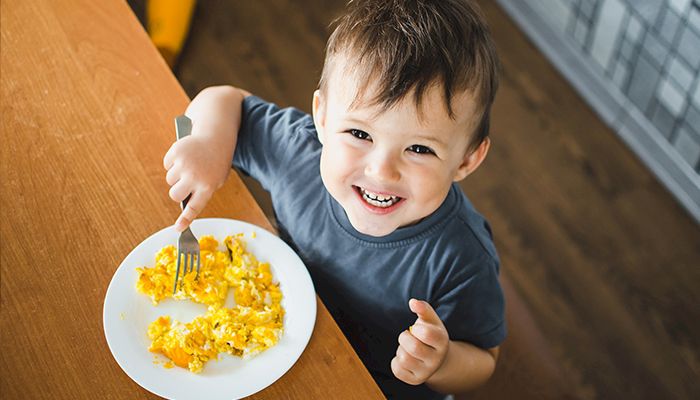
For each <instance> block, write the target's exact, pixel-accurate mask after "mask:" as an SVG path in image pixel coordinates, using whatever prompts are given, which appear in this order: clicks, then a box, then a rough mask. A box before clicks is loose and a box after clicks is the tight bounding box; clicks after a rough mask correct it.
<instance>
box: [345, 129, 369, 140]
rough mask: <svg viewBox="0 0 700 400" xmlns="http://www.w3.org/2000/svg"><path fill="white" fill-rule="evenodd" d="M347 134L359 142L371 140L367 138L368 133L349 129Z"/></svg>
mask: <svg viewBox="0 0 700 400" xmlns="http://www.w3.org/2000/svg"><path fill="white" fill-rule="evenodd" d="M348 132H350V134H351V135H353V136H355V137H356V138H358V139H360V140H371V138H370V137H369V133H367V132H365V131H361V130H359V129H350V130H349V131H348Z"/></svg>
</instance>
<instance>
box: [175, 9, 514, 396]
mask: <svg viewBox="0 0 700 400" xmlns="http://www.w3.org/2000/svg"><path fill="white" fill-rule="evenodd" d="M496 87H497V59H496V55H495V50H494V47H493V44H492V42H491V39H490V38H489V33H488V29H487V27H486V25H485V23H484V20H483V17H482V16H481V14H480V13H479V12H478V10H476V7H475V6H474V5H473V4H471V3H469V2H467V1H466V0H434V1H428V0H423V1H421V0H403V1H399V0H391V1H389V0H366V1H351V2H350V3H349V4H348V12H347V14H346V15H345V16H343V17H341V18H340V19H339V20H338V21H337V27H336V29H335V31H334V32H333V34H332V35H331V37H330V38H329V41H328V45H327V49H326V59H325V64H324V69H323V73H322V77H321V81H320V85H319V89H318V90H317V91H316V92H315V93H314V95H313V103H312V109H313V117H311V116H309V115H307V114H305V113H303V112H301V111H299V110H296V109H291V108H290V109H280V108H278V107H277V106H276V105H274V104H271V103H267V102H265V101H263V100H261V99H259V98H257V97H255V96H252V95H251V94H250V93H248V92H245V91H243V90H240V89H236V88H232V87H213V88H208V89H205V90H203V91H202V92H201V93H200V94H199V95H197V97H196V98H195V99H194V100H193V101H192V103H191V104H190V105H189V107H188V108H187V111H186V114H187V115H188V116H189V117H190V118H191V119H192V121H193V131H192V135H191V136H189V137H187V138H184V139H182V140H180V141H177V142H176V143H174V144H173V146H172V147H171V149H170V150H169V151H168V153H167V154H166V155H165V158H164V166H165V168H166V169H167V170H168V172H167V177H166V180H167V182H168V184H169V185H171V189H170V197H171V198H172V199H173V200H174V201H177V202H179V201H181V200H182V199H184V198H185V197H186V196H187V195H189V194H190V193H191V194H192V197H191V199H190V201H189V204H188V205H187V207H186V209H185V210H183V212H182V215H181V216H180V217H179V218H178V220H177V221H176V224H175V226H176V228H177V229H178V230H182V229H184V228H185V227H186V226H187V225H188V224H189V223H190V221H192V220H193V219H194V218H195V217H196V216H197V215H198V213H199V212H200V211H201V210H202V209H203V208H204V206H205V204H206V203H207V201H208V200H209V198H210V197H211V195H212V193H213V191H214V190H215V189H216V188H217V187H219V186H220V185H222V184H223V182H224V181H225V179H226V177H227V174H228V172H229V171H230V169H231V168H230V166H231V160H232V159H233V164H234V165H235V166H236V167H238V168H240V169H241V170H243V171H244V172H245V173H247V174H249V175H251V176H252V177H254V178H255V179H257V180H258V181H260V182H261V184H262V185H263V187H264V188H265V189H266V190H268V191H270V193H271V195H272V201H273V207H274V209H275V213H276V217H277V221H278V226H279V232H280V235H281V236H282V238H283V239H284V240H285V241H286V242H287V243H289V244H290V245H291V246H292V247H293V248H294V249H295V250H296V251H297V253H298V254H299V255H300V256H301V258H302V259H303V260H304V262H305V264H306V266H307V267H308V269H309V271H310V273H311V276H312V278H313V281H314V284H315V287H316V290H317V291H318V294H319V296H320V297H321V298H322V300H323V301H324V303H325V305H326V306H327V307H328V309H329V311H330V312H331V314H332V315H333V317H334V318H335V319H336V322H337V323H338V324H339V326H340V327H341V329H342V330H343V332H344V333H345V335H346V336H347V338H348V339H349V341H350V342H351V344H352V345H353V347H354V348H355V351H356V352H357V353H358V355H359V356H360V358H361V359H362V361H363V362H364V364H365V365H366V367H367V368H368V370H369V371H370V372H371V373H372V375H373V377H374V378H375V380H376V381H377V383H378V384H379V386H380V387H381V389H382V390H383V392H384V393H385V394H386V395H387V397H389V398H399V399H405V398H421V399H428V398H440V397H442V395H440V394H438V393H436V392H440V393H457V392H463V391H466V390H469V389H472V388H474V387H476V386H478V385H480V384H482V383H483V382H485V381H486V380H487V379H488V378H489V377H490V375H491V374H492V372H493V370H494V368H495V364H496V359H497V357H498V345H499V344H500V343H501V342H502V341H503V339H504V338H505V322H504V315H503V314H504V313H503V307H504V304H503V295H502V291H501V288H500V285H499V283H498V269H499V262H498V257H497V255H496V251H495V248H494V245H493V242H492V239H491V233H490V229H489V227H488V224H487V223H486V221H485V220H484V219H483V218H482V217H481V216H480V215H479V214H478V213H477V212H476V211H475V210H474V208H473V206H472V205H471V203H470V202H469V201H468V200H467V198H466V196H465V195H464V194H463V193H462V192H461V190H460V189H459V186H457V184H456V183H455V182H457V181H460V180H462V179H464V178H465V177H466V176H468V175H469V174H470V173H472V172H473V171H474V170H476V168H477V167H478V166H479V165H480V164H481V162H482V161H483V160H484V158H485V157H486V154H487V152H488V149H489V145H490V141H489V138H488V136H487V135H488V122H489V110H490V107H491V104H492V102H493V98H494V95H495V91H496ZM234 150H235V154H234ZM409 327H410V328H409ZM407 328H408V329H407Z"/></svg>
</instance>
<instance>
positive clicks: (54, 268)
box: [0, 0, 382, 399]
mask: <svg viewBox="0 0 700 400" xmlns="http://www.w3.org/2000/svg"><path fill="white" fill-rule="evenodd" d="M0 16H1V23H0V25H1V30H2V42H1V49H2V64H1V74H2V75H1V79H2V85H1V86H2V146H0V148H1V149H2V150H1V155H2V163H1V165H2V169H1V173H2V175H1V181H2V195H1V199H2V204H1V207H2V215H1V221H0V233H1V235H2V236H1V238H0V240H1V243H2V252H1V253H0V260H1V265H2V278H1V280H0V284H1V301H2V309H1V313H2V315H1V323H2V325H1V332H2V340H1V345H0V346H1V350H2V351H1V352H0V360H1V363H0V365H1V368H2V370H1V376H2V378H0V379H1V384H2V387H1V388H0V392H1V393H2V397H3V398H4V399H20V398H21V399H36V398H42V399H45V398H57V399H68V398H70V399H78V398H79V399H96V398H100V399H109V398H112V399H122V398H128V399H138V398H154V397H156V396H154V395H153V394H151V393H149V392H147V391H146V390H144V389H142V388H141V387H139V386H138V385H137V384H136V383H134V382H133V381H131V380H130V379H129V378H128V377H127V375H126V374H124V373H123V372H122V370H121V369H120V368H119V366H118V365H117V363H116V362H115V361H114V359H113V358H112V355H111V353H110V351H109V349H108V347H107V343H106V341H105V337H104V331H103V326H102V305H103V301H104V296H105V292H106V290H107V286H108V284H109V282H110V279H111V277H112V274H113V273H114V271H115V270H116V268H117V266H118V265H119V263H120V262H121V261H122V259H123V258H124V257H125V256H126V255H127V254H128V253H129V251H131V249H133V248H134V247H135V246H136V245H137V244H138V243H139V242H141V241H142V240H144V239H145V238H146V237H148V236H149V235H150V234H151V233H153V232H155V231H157V230H159V229H161V228H163V227H165V226H168V225H170V224H172V223H173V222H174V220H175V218H176V216H177V215H178V211H179V208H178V206H177V204H175V203H173V202H172V201H170V199H169V198H168V195H167V191H168V187H167V185H166V183H165V174H164V170H163V167H162V161H161V160H162V157H163V155H164V153H165V151H166V150H167V149H168V147H169V146H170V144H171V142H172V141H173V135H174V133H173V122H172V121H173V117H174V116H175V115H178V114H180V113H182V112H183V110H184V109H185V107H186V105H187V102H188V98H187V96H186V94H185V93H184V91H183V90H182V88H181V87H180V85H179V83H178V82H177V80H176V79H175V77H174V76H173V74H172V73H171V72H170V70H169V69H168V67H167V66H166V64H165V62H164V61H163V60H162V59H161V58H160V56H159V54H158V53H157V51H156V50H155V48H154V47H153V46H152V44H151V43H150V41H149V39H148V37H147V35H146V33H145V32H144V30H143V29H142V27H141V26H140V25H139V23H138V21H137V20H136V18H135V17H134V16H133V14H132V12H131V10H130V9H129V7H128V5H127V4H126V2H124V1H114V0H113V1H106V0H105V1H88V0H74V1H54V0H33V1H21V0H7V1H3V2H2V3H1V10H0ZM231 175H232V176H231V177H230V178H229V180H228V182H227V184H226V185H225V186H224V187H223V188H222V189H221V190H220V191H219V192H218V193H217V195H216V196H215V197H214V198H213V199H212V201H211V203H210V204H209V206H208V208H207V209H206V210H205V212H204V213H203V215H202V216H203V217H207V216H218V217H227V218H235V219H240V220H244V221H248V222H251V223H254V224H257V225H260V226H262V227H264V228H266V229H269V230H272V228H271V226H270V224H269V222H268V221H267V219H266V218H265V216H264V215H263V213H262V212H261V210H260V208H259V207H258V205H257V204H256V203H255V201H254V199H253V198H252V196H251V195H250V193H249V192H248V190H247V189H246V188H245V186H244V185H243V184H242V183H241V180H240V179H239V177H238V176H237V175H236V174H231ZM144 351H146V349H144ZM253 398H256V399H273V398H274V399H278V398H290V399H291V398H295V399H296V398H298V399H310V398H322V399H325V398H362V399H370V398H382V394H381V392H380V391H379V389H378V388H377V386H376V385H375V383H374V381H373V380H372V379H371V377H370V375H369V374H368V372H367V370H366V369H365V368H364V367H363V365H362V363H361V362H360V361H359V359H358V358H357V356H356V354H355V353H354V352H353V350H352V348H351V347H350V345H349V344H348V342H347V341H346V339H345V338H344V336H343V335H342V333H341V332H340V330H339V329H338V327H337V325H336V324H335V322H334V321H333V319H332V318H331V317H330V315H329V314H328V311H327V310H326V308H325V307H324V306H323V304H322V303H321V302H320V301H319V302H318V316H317V319H316V326H315V329H314V332H313V335H312V337H311V341H310V342H309V345H308V347H307V348H306V350H305V351H304V353H303V354H302V356H301V358H300V359H299V360H298V361H297V363H296V364H295V365H294V367H292V369H291V370H290V371H289V372H287V374H285V375H284V376H283V377H282V378H281V379H280V380H278V381H277V382H276V383H274V384H273V385H272V386H270V387H268V388H267V389H265V390H264V391H262V392H259V393H258V394H256V395H255V396H253Z"/></svg>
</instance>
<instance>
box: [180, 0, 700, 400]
mask: <svg viewBox="0 0 700 400" xmlns="http://www.w3.org/2000/svg"><path fill="white" fill-rule="evenodd" d="M344 3H345V1H344V0H334V1H321V0H306V1H293V0H260V1H256V2H235V4H233V3H231V2H224V1H211V2H206V5H203V4H201V3H200V6H199V7H198V9H197V12H196V14H195V21H194V24H193V28H192V32H191V36H190V38H189V41H188V43H187V46H186V47H185V51H184V53H183V54H182V57H181V61H180V65H179V67H178V69H177V72H178V77H179V79H180V80H181V82H182V84H183V87H184V88H185V89H186V90H187V91H188V93H190V94H191V95H193V94H195V93H197V92H198V91H199V90H201V89H202V88H204V87H206V86H209V85H212V84H222V83H228V84H233V85H238V86H242V87H244V88H247V89H249V90H251V91H252V92H253V93H256V94H258V95H261V96H263V97H265V98H266V99H268V100H271V101H275V102H277V103H279V104H281V105H285V106H286V105H291V106H295V107H299V108H301V109H303V110H306V111H309V109H310V107H309V106H310V104H311V102H310V100H311V93H312V91H313V90H314V89H315V87H316V83H317V81H318V77H319V73H320V70H321V65H322V61H323V46H324V43H325V39H326V37H327V36H328V33H329V32H328V30H327V29H326V26H327V25H328V23H329V22H330V21H331V20H332V19H333V17H334V16H336V15H338V14H339V13H340V12H341V11H342V8H343V6H344ZM480 3H481V4H482V6H483V9H484V12H485V14H486V17H487V19H488V21H489V24H490V26H491V29H492V31H493V35H494V38H495V40H496V44H497V47H498V50H499V54H500V57H501V61H502V63H503V69H502V82H501V87H500V91H499V93H498V96H497V99H496V103H495V105H494V110H493V121H492V126H493V128H492V140H493V146H492V150H491V153H490V154H489V156H488V157H487V160H486V162H485V163H484V165H483V166H482V167H481V168H480V169H479V170H478V171H477V172H476V173H475V174H474V175H472V176H471V177H469V178H467V179H466V180H465V181H464V182H463V183H462V186H463V189H464V190H465V192H466V193H467V194H468V195H469V196H470V198H471V199H472V200H473V202H474V203H475V204H476V206H477V208H478V209H479V210H480V211H481V212H482V213H483V214H484V215H485V216H486V217H487V218H488V219H489V221H490V222H491V224H492V227H493V230H494V233H495V240H496V244H497V247H498V249H499V251H500V254H501V258H502V271H503V283H504V288H505V290H506V299H507V318H508V321H509V326H510V328H509V331H510V334H509V337H508V339H507V340H506V342H505V343H504V345H503V349H502V353H501V360H500V363H499V367H498V369H497V371H496V374H495V376H494V378H493V379H492V380H491V381H490V382H489V383H488V384H487V385H486V386H485V387H484V388H482V389H480V390H478V391H476V392H475V393H473V394H472V395H471V396H470V398H476V399H516V398H517V399H568V398H576V399H597V398H600V399H608V398H610V399H618V398H635V399H696V398H700V385H698V384H697V382H698V381H700V343H699V341H700V339H699V338H700V306H699V305H700V292H699V291H698V289H697V288H698V287H700V268H698V267H699V266H700V228H699V227H698V226H697V225H696V224H695V223H694V222H693V220H692V218H690V217H689V216H688V215H687V214H686V213H685V211H684V210H683V209H682V208H681V207H680V206H679V205H678V204H677V203H676V201H675V200H674V199H673V197H672V196H671V195H670V194H669V193H668V192H667V191H666V190H665V189H664V188H663V187H662V186H661V185H660V184H659V182H658V181H657V180H656V179H655V178H654V177H653V176H652V175H651V174H650V173H649V171H648V170H647V169H646V167H644V166H643V165H642V164H641V163H640V162H639V160H638V159H637V158H635V157H634V155H633V154H632V153H631V151H630V150H629V149H627V148H626V147H625V145H624V144H623V143H621V141H620V140H619V139H618V137H617V136H616V135H615V133H614V132H613V131H611V130H610V129H609V128H608V127H607V126H606V125H605V124H604V123H603V122H601V121H600V119H599V118H598V117H597V116H596V115H595V113H594V112H592V110H591V109H590V108H589V107H588V106H587V105H586V103H585V102H584V101H583V100H582V99H581V98H580V97H579V96H578V95H577V93H576V92H575V91H574V90H573V89H572V88H571V87H570V86H569V84H568V83H567V82H566V81H565V79H563V78H562V77H561V76H560V74H559V73H558V72H557V71H556V70H555V69H554V68H553V67H552V66H551V65H550V64H549V62H548V61H547V60H546V59H545V58H544V57H543V56H542V54H540V53H539V51H538V50H537V49H536V48H535V47H534V46H533V45H532V44H531V43H530V42H529V41H528V40H527V38H526V37H525V36H524V35H523V33H522V32H520V31H519V30H518V29H517V28H516V27H515V26H514V24H513V23H512V22H511V21H510V19H509V18H508V17H507V16H506V15H505V14H504V13H503V12H502V11H501V10H500V9H499V8H498V7H497V6H496V5H495V3H494V2H492V1H486V0H484V1H480ZM251 185H252V184H251ZM251 188H253V190H254V194H255V195H256V197H257V198H258V199H259V201H260V203H261V204H262V205H263V206H266V207H267V206H268V205H269V200H268V199H266V196H265V193H263V192H262V191H260V190H259V189H258V188H256V187H255V186H251ZM268 212H270V213H271V211H270V210H269V208H268Z"/></svg>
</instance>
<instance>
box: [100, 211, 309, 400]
mask: <svg viewBox="0 0 700 400" xmlns="http://www.w3.org/2000/svg"><path fill="white" fill-rule="evenodd" d="M192 232H193V233H194V234H195V236H197V237H201V236H203V235H213V236H214V237H215V238H216V239H217V240H218V241H219V243H220V244H222V243H223V240H224V238H225V237H226V236H229V235H234V234H237V233H243V234H245V236H244V238H245V241H246V243H247V250H248V251H249V252H251V253H253V254H254V255H255V257H256V258H257V259H258V260H260V261H263V262H269V263H270V267H271V269H272V274H273V277H274V279H275V280H277V281H278V282H279V283H280V289H281V290H282V295H283V299H282V306H283V307H284V309H285V311H286V313H285V316H284V334H283V336H282V338H281V339H280V341H279V342H278V343H277V344H276V345H275V346H274V347H272V348H270V349H268V350H266V351H264V352H262V353H260V354H258V355H257V356H255V357H252V358H249V359H247V360H242V359H240V358H238V357H233V356H230V355H228V354H222V355H220V359H219V360H218V361H216V360H211V361H209V362H207V363H206V364H205V366H204V369H203V370H202V372H201V373H199V374H193V373H191V372H189V371H188V370H185V369H182V368H178V367H175V368H172V369H166V368H164V367H163V366H162V363H154V360H158V359H160V360H162V361H164V360H165V358H164V357H162V356H160V355H154V354H153V353H151V352H149V351H148V347H149V346H150V343H151V341H150V340H149V339H148V336H147V334H146V332H147V329H148V325H149V324H150V323H151V322H153V321H154V320H155V319H156V318H158V317H159V316H161V315H170V316H172V317H174V318H175V319H177V320H179V321H182V322H189V321H191V320H192V319H193V318H194V317H196V316H197V315H200V314H203V313H204V312H205V311H206V306H204V305H201V304H196V303H194V302H192V301H182V300H181V301H176V300H173V299H167V300H164V301H162V302H161V303H160V304H158V306H153V304H152V303H151V300H150V299H149V298H148V297H147V296H145V295H143V294H141V293H139V292H137V291H136V280H137V278H138V273H137V272H136V268H137V267H142V266H153V264H154V261H155V255H156V253H157V252H158V250H160V249H161V248H162V247H164V246H167V245H169V244H172V245H177V238H178V233H177V232H176V231H175V229H173V227H168V228H165V229H163V230H161V231H159V232H157V233H155V234H153V235H152V236H151V237H149V238H148V239H146V240H144V241H143V242H141V244H139V245H138V246H136V248H135V249H134V250H132V251H131V253H129V255H128V256H126V258H125V259H124V261H122V263H121V265H120V266H119V268H118V269H117V271H116V272H115V273H114V277H112V282H111V283H110V284H109V288H108V289H107V294H106V296H105V303H104V314H103V322H104V329H105V336H106V338H107V344H108V345H109V349H110V350H111V351H112V355H113V356H114V358H115V359H116V360H117V363H118V364H119V366H120V367H121V368H122V369H123V370H124V372H126V374H127V375H128V376H129V377H130V378H131V379H133V380H134V381H135V382H136V383H138V384H139V385H141V386H142V387H143V388H144V389H146V390H149V391H151V392H153V393H155V394H157V395H159V396H162V397H165V398H169V399H202V398H206V399H211V400H215V399H237V398H241V397H245V396H249V395H251V394H253V393H256V392H258V391H260V390H262V389H264V388H266V387H267V386H269V385H271V384H272V383H273V382H275V381H276V380H277V379H279V378H280V377H281V376H282V375H284V373H285V372H287V371H288V370H289V369H290V368H291V367H292V365H294V363H295V362H296V360H297V359H298V358H299V356H300V355H301V353H302V352H303V351H304V348H306V345H307V343H308V342H309V338H310V337H311V332H312V331H313V328H314V323H315V321H316V295H315V292H314V287H313V283H312V282H311V277H310V276H309V273H308V271H307V270H306V267H305V266H304V264H303V262H302V261H301V259H299V257H298V256H297V255H296V253H294V251H292V249H291V248H290V247H289V246H288V245H287V244H286V243H284V242H283V241H282V240H281V239H279V238H278V237H277V236H275V235H273V234H271V233H269V232H267V231H266V230H264V229H262V228H260V227H258V226H255V225H251V224H248V223H245V222H242V221H236V220H232V219H223V218H207V219H198V220H195V221H194V223H193V224H192ZM253 232H255V234H256V237H255V238H252V233H253ZM221 248H222V249H223V245H222V247H221ZM229 292H230V293H229V297H230V298H229V299H228V302H231V301H232V292H233V291H232V290H230V291H229Z"/></svg>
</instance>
